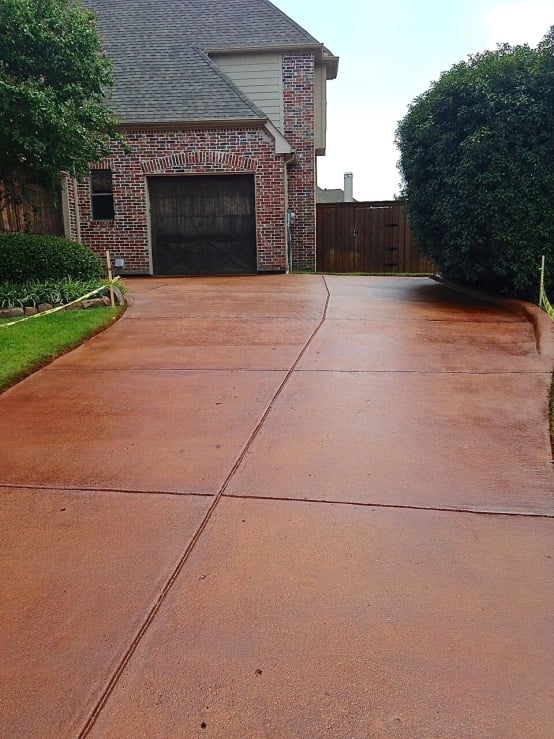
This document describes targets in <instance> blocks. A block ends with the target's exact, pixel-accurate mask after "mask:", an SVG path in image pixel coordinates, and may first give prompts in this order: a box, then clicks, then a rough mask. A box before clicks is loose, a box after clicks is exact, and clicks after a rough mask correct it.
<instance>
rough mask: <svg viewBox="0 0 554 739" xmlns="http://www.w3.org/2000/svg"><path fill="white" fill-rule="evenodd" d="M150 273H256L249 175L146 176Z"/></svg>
mask: <svg viewBox="0 0 554 739" xmlns="http://www.w3.org/2000/svg"><path fill="white" fill-rule="evenodd" d="M148 185H149V194H150V222H151V229H152V260H153V270H154V274H158V275H162V274H163V275H210V274H212V275H213V274H249V273H253V272H256V266H257V265H256V215H255V196H254V176H253V175H213V176H210V175H208V176H204V175H202V176H187V177H149V178H148Z"/></svg>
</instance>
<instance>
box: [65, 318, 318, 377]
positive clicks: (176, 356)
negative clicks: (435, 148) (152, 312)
mask: <svg viewBox="0 0 554 739" xmlns="http://www.w3.org/2000/svg"><path fill="white" fill-rule="evenodd" d="M132 315H133V312H132V311H129V313H128V314H127V315H126V316H124V317H123V318H122V319H121V320H120V321H118V323H117V324H116V325H115V326H113V328H112V329H110V331H104V332H103V333H102V334H99V335H98V336H95V337H94V338H93V339H92V340H91V341H90V342H88V343H87V344H86V345H85V346H82V347H79V348H78V349H76V350H75V351H73V352H70V353H69V354H66V355H65V356H64V357H62V358H61V359H59V360H58V361H57V362H56V363H55V364H54V365H52V369H60V368H64V369H65V368H68V367H72V368H78V367H81V366H82V362H83V361H84V362H85V363H86V366H87V368H88V369H92V368H94V369H120V370H134V369H225V370H234V369H249V370H251V369H254V370H284V371H288V369H289V368H290V367H291V366H292V365H293V364H294V362H295V361H296V359H297V358H298V356H299V354H300V352H301V351H302V349H303V348H304V346H305V344H306V342H307V341H308V339H309V337H310V336H311V334H312V333H313V331H314V330H315V329H316V327H317V325H318V322H317V321H304V320H296V319H294V318H290V319H279V318H273V319H250V320H242V321H232V320H213V319H204V318H174V319H172V318H166V319H158V318H153V319H146V318H143V319H141V320H132ZM128 319H129V320H128Z"/></svg>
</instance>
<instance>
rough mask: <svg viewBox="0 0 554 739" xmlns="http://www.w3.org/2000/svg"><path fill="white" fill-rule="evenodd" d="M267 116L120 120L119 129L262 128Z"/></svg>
mask: <svg viewBox="0 0 554 739" xmlns="http://www.w3.org/2000/svg"><path fill="white" fill-rule="evenodd" d="M266 123H267V118H243V119H238V118H233V119H217V120H198V121H179V120H175V121H122V122H120V123H119V126H118V128H119V130H121V131H137V130H140V131H169V130H174V129H187V130H191V129H195V128H201V129H206V128H218V129H220V128H264V126H265V124H266Z"/></svg>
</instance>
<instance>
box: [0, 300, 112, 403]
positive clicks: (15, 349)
mask: <svg viewBox="0 0 554 739" xmlns="http://www.w3.org/2000/svg"><path fill="white" fill-rule="evenodd" d="M122 312H123V308H121V307H119V308H92V309H90V310H75V311H60V312H59V313H53V314H51V315H48V316H44V317H43V318H37V319H35V320H34V321H23V322H22V323H21V325H17V324H16V325H15V326H8V327H6V328H4V329H0V392H2V391H3V390H6V389H7V388H9V387H11V386H12V385H15V383H16V382H19V380H22V379H23V378H24V377H27V376H28V375H30V374H31V373H33V372H35V371H36V370H37V369H39V368H40V367H44V366H45V365H46V364H49V363H50V362H51V361H52V360H53V359H56V357H59V356H60V355H61V354H65V353H66V352H68V351H69V350H70V349H74V348H75V347H76V346H78V345H79V344H82V343H83V341H85V340H86V339H88V338H90V337H91V336H94V335H95V334H97V333H98V332H100V331H102V330H103V329H105V328H107V327H108V326H110V325H111V324H112V323H113V322H114V321H115V320H116V319H117V318H118V316H119V315H120V314H121V313H122ZM10 320H13V319H9V318H7V319H1V320H0V323H7V322H8V321H10Z"/></svg>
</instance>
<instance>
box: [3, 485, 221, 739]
mask: <svg viewBox="0 0 554 739" xmlns="http://www.w3.org/2000/svg"><path fill="white" fill-rule="evenodd" d="M210 503H211V498H203V497H197V496H194V497H186V498H185V497H182V496H181V497H180V496H167V495H166V496H162V495H157V496H154V497H152V496H145V495H132V494H115V493H102V494H98V493H95V494H92V493H87V492H84V491H78V492H72V491H56V490H50V491H45V490H40V491H37V490H34V491H33V490H6V489H0V540H1V541H2V546H1V547H0V568H1V572H2V591H3V597H2V608H1V609H0V632H1V633H2V638H1V639H0V686H1V687H0V735H1V736H2V737H41V739H43V738H44V739H46V738H47V737H52V738H54V737H55V738H56V739H59V738H60V737H70V736H72V737H74V736H77V734H78V731H79V730H80V728H81V727H82V725H83V723H84V721H85V720H86V718H87V716H88V715H89V714H90V713H91V712H92V710H93V708H94V706H95V704H96V702H97V700H98V698H99V697H100V695H101V694H102V691H103V690H104V689H105V687H106V685H107V683H108V681H109V679H110V678H111V676H112V674H113V672H114V670H115V668H116V667H117V665H118V664H119V662H120V661H121V659H122V658H123V657H124V655H125V653H126V651H127V650H128V648H129V645H130V644H131V643H132V641H133V639H134V638H135V636H136V634H137V632H138V630H139V628H140V627H141V625H142V623H143V621H144V619H145V618H146V616H147V614H148V612H149V611H150V609H151V608H152V607H153V605H154V604H155V602H156V600H157V598H158V596H159V593H160V591H161V590H162V588H163V587H164V585H165V584H166V582H167V581H168V580H169V578H170V577H171V575H172V573H173V572H174V570H175V567H176V566H177V564H178V562H179V560H180V558H181V556H182V554H183V552H184V551H185V550H186V548H187V545H188V543H189V542H190V539H191V538H192V536H193V534H194V532H195V531H196V529H197V528H198V525H199V524H200V522H201V520H202V518H203V517H204V514H205V512H206V510H207V509H208V507H209V505H210Z"/></svg>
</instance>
